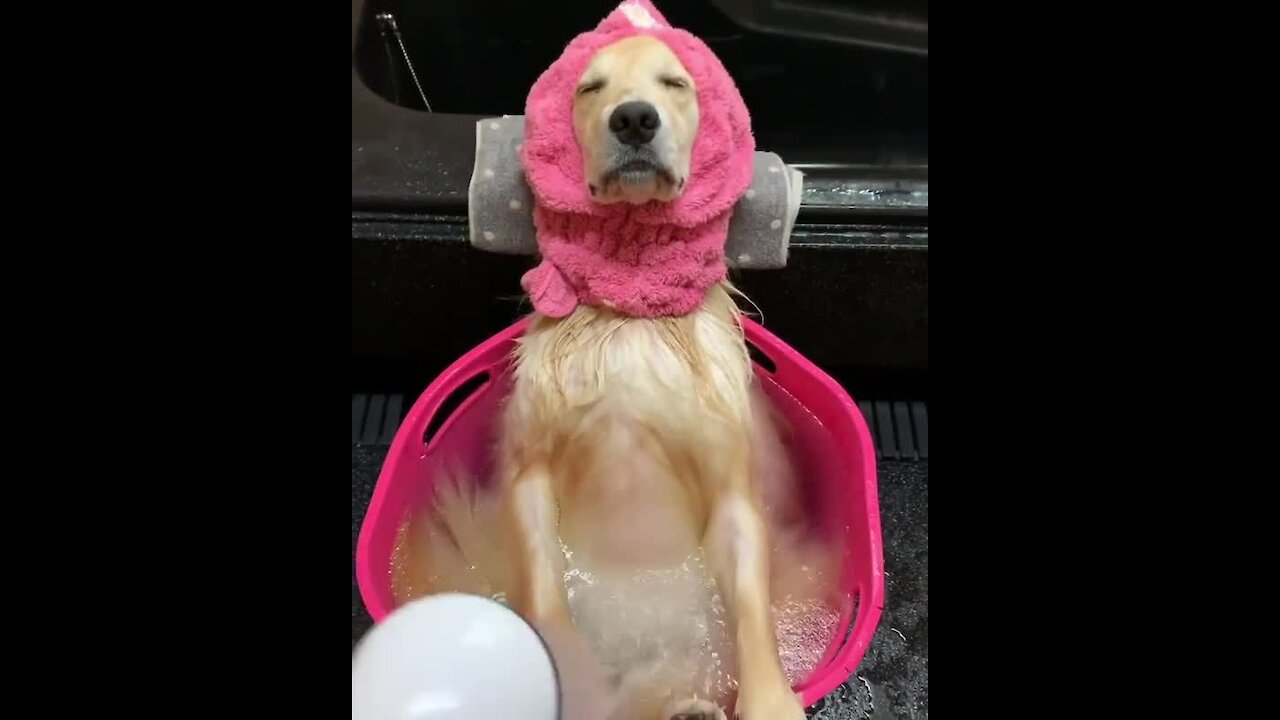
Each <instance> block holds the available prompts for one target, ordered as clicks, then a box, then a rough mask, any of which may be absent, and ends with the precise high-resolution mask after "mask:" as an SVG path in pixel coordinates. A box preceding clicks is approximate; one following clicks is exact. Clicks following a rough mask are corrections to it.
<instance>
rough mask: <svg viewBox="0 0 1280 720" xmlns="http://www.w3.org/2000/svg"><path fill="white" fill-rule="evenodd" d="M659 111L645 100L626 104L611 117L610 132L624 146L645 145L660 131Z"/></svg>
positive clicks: (619, 107)
mask: <svg viewBox="0 0 1280 720" xmlns="http://www.w3.org/2000/svg"><path fill="white" fill-rule="evenodd" d="M658 124H659V123H658V109H657V108H655V107H654V106H653V105H651V104H649V103H647V102H644V101H643V100H632V101H631V102H624V103H622V104H621V105H619V106H618V107H616V108H614V109H613V114H612V115H610V116H609V130H611V131H612V132H613V134H614V136H616V137H617V138H618V142H620V143H623V144H624V145H644V144H645V143H647V142H649V141H650V140H652V139H653V135H654V133H656V132H657V131H658Z"/></svg>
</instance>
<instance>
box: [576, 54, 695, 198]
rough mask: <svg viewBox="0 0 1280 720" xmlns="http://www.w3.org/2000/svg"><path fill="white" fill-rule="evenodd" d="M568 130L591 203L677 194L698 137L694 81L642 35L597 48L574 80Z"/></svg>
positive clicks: (686, 176)
mask: <svg viewBox="0 0 1280 720" xmlns="http://www.w3.org/2000/svg"><path fill="white" fill-rule="evenodd" d="M573 130H574V134H575V135H576V136H577V138H578V145H579V147H581V148H582V158H583V162H584V163H585V165H586V167H585V170H586V179H587V185H588V190H589V191H590V192H591V196H592V197H593V198H594V199H595V200H596V202H602V203H612V202H620V201H623V202H630V203H636V204H639V203H644V202H647V201H649V200H662V201H669V200H672V199H674V198H676V197H678V196H679V195H680V193H681V191H683V190H684V186H685V183H686V182H687V181H688V179H689V155H690V153H691V152H692V151H693V139H694V137H695V136H696V135H697V134H698V95H697V89H696V88H695V87H694V85H693V78H692V77H691V76H690V75H689V71H688V70H686V69H685V67H684V65H683V64H681V62H680V60H679V59H678V58H677V57H676V56H675V53H673V52H671V49H670V48H668V47H667V46H666V44H665V43H663V42H662V41H661V40H658V39H657V38H654V37H652V36H648V35H637V36H635V37H630V38H626V39H624V40H619V41H618V42H616V43H613V44H612V45H608V46H606V47H604V48H601V49H600V51H598V52H597V53H596V55H595V57H594V58H592V59H591V64H590V65H589V66H588V67H587V71H586V72H585V73H583V74H582V79H581V80H580V81H579V82H578V86H577V89H576V90H575V96H574V99H573Z"/></svg>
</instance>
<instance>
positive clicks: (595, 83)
mask: <svg viewBox="0 0 1280 720" xmlns="http://www.w3.org/2000/svg"><path fill="white" fill-rule="evenodd" d="M603 87H604V78H596V79H595V80H588V81H586V82H584V83H582V84H581V85H579V86H578V90H577V94H578V95H586V94H587V93H593V92H596V91H598V90H600V89H601V88H603Z"/></svg>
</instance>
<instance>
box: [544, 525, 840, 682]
mask: <svg viewBox="0 0 1280 720" xmlns="http://www.w3.org/2000/svg"><path fill="white" fill-rule="evenodd" d="M565 557H566V559H567V561H568V564H569V568H568V570H567V571H566V572H565V576H564V582H565V590H566V594H567V596H568V599H569V607H570V610H571V612H572V613H573V620H574V625H575V627H577V628H578V629H579V630H580V631H581V632H582V633H583V635H584V637H585V638H586V639H587V641H588V643H589V644H590V645H591V646H592V648H593V649H594V650H595V652H596V655H597V657H598V658H599V659H600V661H601V662H602V663H603V664H604V665H605V667H606V668H607V670H608V671H609V672H610V673H611V678H612V679H613V681H614V682H615V683H617V684H624V685H625V684H626V683H639V684H643V683H644V682H646V681H651V682H652V683H654V684H657V685H662V686H663V687H666V688H668V689H669V690H671V691H675V692H677V693H681V692H682V693H683V694H685V695H687V696H695V697H702V698H710V699H719V700H724V699H726V698H728V697H730V696H732V695H733V693H734V692H735V691H736V689H737V686H738V682H737V678H736V677H735V669H736V661H735V657H734V645H733V642H732V639H731V634H730V633H731V631H730V626H729V618H728V614H727V612H726V610H725V606H724V602H723V601H722V599H721V597H720V593H719V591H718V589H717V587H716V582H715V579H714V577H713V575H712V573H711V572H710V570H709V569H708V567H707V563H706V560H705V558H704V557H703V555H702V554H701V553H700V552H699V553H695V554H693V555H690V556H689V557H687V558H686V559H685V560H684V562H683V563H681V564H680V565H678V566H675V567H670V568H663V569H654V570H643V571H637V572H633V573H630V574H627V575H624V576H619V575H616V574H615V575H607V576H606V575H601V574H600V573H593V572H590V571H589V570H587V569H585V568H581V567H577V566H575V565H574V563H573V553H572V552H571V551H569V550H568V549H567V548H566V549H565ZM804 569H806V570H807V569H808V568H807V567H806V568H804ZM810 579H811V580H813V582H818V581H820V580H821V578H810ZM773 617H774V631H775V636H776V638H777V642H778V653H779V657H780V659H781V660H782V666H783V670H784V671H785V673H786V676H787V679H788V680H789V681H790V682H791V683H792V684H793V685H795V684H797V683H799V682H800V681H802V680H804V679H805V678H807V677H808V676H809V674H810V673H812V672H813V670H814V669H816V668H817V667H818V665H819V663H820V662H821V661H822V659H823V657H824V655H825V654H826V651H827V649H828V647H829V646H830V645H831V643H832V641H833V639H834V637H835V634H836V628H837V625H838V624H839V620H840V617H839V612H838V610H837V608H836V607H834V606H833V605H832V604H831V603H829V602H826V601H824V600H823V599H820V598H818V597H814V596H812V595H808V596H801V597H795V596H784V597H780V598H774V600H773ZM637 678H639V679H637Z"/></svg>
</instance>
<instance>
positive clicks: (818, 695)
mask: <svg viewBox="0 0 1280 720" xmlns="http://www.w3.org/2000/svg"><path fill="white" fill-rule="evenodd" d="M742 324H743V329H744V331H745V334H746V339H747V341H748V342H751V343H753V344H755V346H756V347H758V348H759V349H760V350H761V351H762V352H763V353H764V354H765V355H766V356H768V357H770V358H771V359H772V360H773V361H774V364H775V365H776V366H777V371H776V372H775V373H774V375H773V376H774V377H775V378H778V379H779V382H780V383H781V384H782V385H783V386H784V387H785V386H787V385H788V383H787V381H786V377H787V376H789V375H791V374H792V373H793V372H799V373H802V374H804V375H805V376H807V377H808V378H809V379H811V380H812V381H814V382H817V383H818V384H819V385H820V386H821V387H822V390H823V393H824V395H825V397H827V398H830V399H831V400H832V401H834V402H836V403H838V404H839V405H840V406H841V409H842V410H843V411H844V412H842V413H841V416H842V417H846V418H848V419H849V420H850V422H852V423H853V431H854V436H855V437H857V439H858V444H859V447H858V449H857V452H856V453H855V452H854V448H852V447H846V448H845V450H844V452H846V453H847V454H848V460H849V465H850V467H853V466H854V464H855V463H860V464H861V466H862V472H863V477H864V478H865V481H864V483H863V501H864V507H865V508H866V512H867V529H868V531H869V533H870V535H871V537H870V538H869V539H868V545H869V547H868V554H869V555H870V558H869V560H870V563H871V587H863V586H859V587H858V588H857V591H858V592H857V598H858V612H857V615H856V616H855V617H854V619H853V622H854V625H853V630H852V632H850V633H849V635H848V637H847V638H846V640H845V643H844V645H842V646H841V647H840V650H839V651H838V652H837V653H836V654H835V656H834V657H832V658H831V660H830V661H829V662H827V663H826V664H824V665H821V666H819V668H820V669H819V670H818V671H817V672H816V673H815V674H813V675H811V676H810V677H809V678H807V679H806V680H805V682H803V683H802V684H801V685H800V686H799V687H798V688H796V691H797V692H798V693H799V694H800V698H801V702H803V703H804V705H805V706H806V707H808V706H809V705H812V704H814V703H816V702H817V701H818V700H821V699H822V698H824V697H826V696H827V695H828V694H830V693H831V691H832V690H835V689H836V688H837V687H839V686H840V684H841V683H843V682H844V681H845V680H848V679H849V677H850V676H852V675H853V673H854V672H855V671H856V670H857V668H858V663H860V662H861V661H862V656H863V655H864V654H865V653H866V651H867V648H868V647H869V646H870V645H871V639H872V637H873V636H874V635H875V631H876V627H877V626H878V625H879V624H880V615H881V613H882V612H883V611H884V544H883V537H882V534H881V527H880V495H879V480H878V477H877V475H876V460H875V458H876V454H875V447H874V446H873V445H872V442H871V431H870V429H869V428H868V427H867V422H866V419H865V418H863V417H862V411H861V410H859V409H858V405H857V403H855V402H854V401H853V398H851V397H850V396H849V393H847V392H845V389H844V388H843V387H841V386H840V384H839V383H837V382H836V381H835V380H834V379H832V377H831V376H830V375H828V374H826V373H825V372H823V371H822V369H821V368H819V367H818V366H816V365H814V364H813V363H811V362H809V360H808V359H807V358H805V357H804V356H803V355H801V354H800V353H799V352H797V351H796V350H795V349H794V348H792V347H791V346H790V345H787V344H786V343H785V342H783V341H782V340H781V339H780V338H778V336H776V335H774V334H773V333H771V332H769V331H768V330H765V329H764V327H762V326H761V325H760V324H759V323H757V322H755V321H754V320H752V319H750V318H743V322H742ZM850 610H852V608H850ZM843 630H844V623H843V622H842V623H840V628H839V631H840V632H843Z"/></svg>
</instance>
